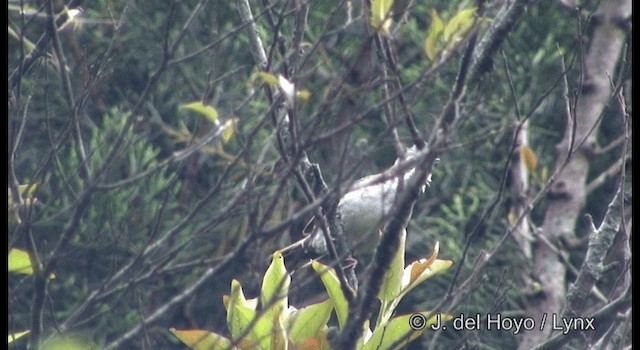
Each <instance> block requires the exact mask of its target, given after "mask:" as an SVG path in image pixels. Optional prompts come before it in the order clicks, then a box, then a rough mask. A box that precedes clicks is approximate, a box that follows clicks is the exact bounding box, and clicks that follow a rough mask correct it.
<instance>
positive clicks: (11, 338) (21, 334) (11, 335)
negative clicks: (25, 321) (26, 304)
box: [9, 329, 30, 344]
mask: <svg viewBox="0 0 640 350" xmlns="http://www.w3.org/2000/svg"><path fill="white" fill-rule="evenodd" d="M29 332H30V330H28V329H27V330H26V331H22V332H15V333H9V344H11V343H13V342H14V341H16V340H18V339H20V338H22V337H24V336H25V335H27V334H29Z"/></svg>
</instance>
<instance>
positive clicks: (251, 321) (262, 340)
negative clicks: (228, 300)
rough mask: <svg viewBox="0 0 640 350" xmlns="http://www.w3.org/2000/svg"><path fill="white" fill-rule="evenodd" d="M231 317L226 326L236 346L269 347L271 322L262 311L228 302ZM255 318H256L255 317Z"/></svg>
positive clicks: (243, 347)
mask: <svg viewBox="0 0 640 350" xmlns="http://www.w3.org/2000/svg"><path fill="white" fill-rule="evenodd" d="M229 312H231V318H230V319H228V320H227V327H229V331H230V333H231V337H232V338H233V340H235V341H236V342H238V344H239V345H238V347H240V348H242V349H245V348H248V349H269V346H270V343H271V331H272V324H271V322H270V320H269V318H268V317H264V313H258V312H256V311H255V310H254V309H251V308H248V307H246V306H244V305H240V304H235V305H234V304H229ZM256 318H257V319H256Z"/></svg>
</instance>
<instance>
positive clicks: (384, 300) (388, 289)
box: [376, 229, 407, 327]
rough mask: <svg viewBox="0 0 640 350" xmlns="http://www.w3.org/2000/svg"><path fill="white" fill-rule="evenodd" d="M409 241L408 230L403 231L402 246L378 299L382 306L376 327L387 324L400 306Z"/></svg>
mask: <svg viewBox="0 0 640 350" xmlns="http://www.w3.org/2000/svg"><path fill="white" fill-rule="evenodd" d="M406 240H407V230H406V229H403V230H402V232H401V233H400V246H399V247H398V251H397V252H396V255H395V256H394V257H393V260H392V261H391V266H389V270H387V273H386V274H385V276H384V280H383V281H382V286H381V287H380V292H379V293H378V299H380V302H381V306H380V312H379V313H378V320H377V322H376V327H377V326H379V325H381V324H385V323H386V322H387V321H388V320H389V319H390V318H391V316H392V315H393V311H394V310H395V308H396V306H398V302H399V299H398V295H399V294H400V291H401V290H402V277H403V274H404V252H405V244H406Z"/></svg>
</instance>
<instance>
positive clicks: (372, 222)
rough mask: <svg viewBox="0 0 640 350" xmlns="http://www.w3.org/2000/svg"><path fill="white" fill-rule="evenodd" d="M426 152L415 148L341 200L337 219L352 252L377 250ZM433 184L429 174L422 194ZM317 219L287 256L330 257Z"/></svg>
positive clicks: (356, 185)
mask: <svg viewBox="0 0 640 350" xmlns="http://www.w3.org/2000/svg"><path fill="white" fill-rule="evenodd" d="M425 150H426V148H424V149H423V150H419V149H418V148H417V147H415V146H413V147H411V148H408V149H407V151H406V152H405V154H404V156H403V157H400V158H398V159H397V160H396V161H395V163H394V164H393V166H391V167H390V168H389V169H387V170H385V171H383V172H381V173H378V174H373V175H368V176H365V177H363V178H361V179H359V180H357V181H355V182H354V183H353V184H352V185H351V186H349V188H348V189H347V191H346V192H345V194H344V195H343V196H342V197H341V198H340V200H339V202H338V206H337V209H336V210H337V214H338V215H337V218H339V220H341V223H342V229H343V233H344V236H345V238H346V240H347V241H348V242H347V244H348V246H349V249H350V250H351V252H353V253H354V254H355V255H356V256H359V257H363V256H369V255H371V254H372V253H373V250H374V248H375V247H376V245H377V243H378V241H379V238H380V234H381V233H382V230H383V228H384V227H385V225H386V223H387V222H388V220H389V213H390V212H391V209H392V207H393V205H394V203H395V201H396V197H397V195H398V194H399V193H400V191H401V190H402V188H403V187H404V186H405V184H406V183H407V181H408V180H409V178H410V177H411V175H413V174H414V173H415V169H416V166H418V165H419V164H417V162H416V160H417V159H418V158H419V156H420V155H422V154H424V153H423V152H424V151H425ZM430 182H431V174H428V176H427V179H426V183H424V184H423V185H422V187H421V192H424V191H425V190H426V187H427V186H428V185H429V184H430ZM316 219H317V218H313V219H311V221H310V222H309V224H307V226H306V227H305V229H304V230H303V233H304V234H305V237H304V238H302V239H301V240H299V241H297V242H295V243H293V244H291V245H289V246H287V247H285V248H282V249H281V250H280V251H281V252H284V253H285V254H286V253H287V252H289V251H291V250H297V249H298V248H300V247H302V248H303V249H304V251H305V252H306V253H307V254H306V255H309V256H316V257H317V256H328V255H329V253H328V248H327V243H326V241H325V236H324V234H323V232H322V228H321V226H320V225H318V224H317V220H316Z"/></svg>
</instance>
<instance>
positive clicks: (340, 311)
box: [311, 261, 349, 329]
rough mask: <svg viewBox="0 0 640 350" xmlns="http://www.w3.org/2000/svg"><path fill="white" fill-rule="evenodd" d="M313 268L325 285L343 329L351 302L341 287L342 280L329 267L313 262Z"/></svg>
mask: <svg viewBox="0 0 640 350" xmlns="http://www.w3.org/2000/svg"><path fill="white" fill-rule="evenodd" d="M311 266H312V267H313V269H314V270H315V271H316V272H317V273H318V274H319V275H320V279H321V280H322V284H324V288H325V289H326V290H327V294H329V298H331V301H332V302H333V307H334V309H335V310H336V316H338V324H339V325H340V328H341V329H342V327H344V325H345V324H346V323H347V318H348V317H349V302H348V301H347V298H346V297H345V296H344V293H343V291H342V287H341V286H340V280H338V276H336V273H335V271H333V269H332V268H330V267H329V266H327V265H324V264H321V263H319V262H317V261H313V262H312V263H311Z"/></svg>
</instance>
